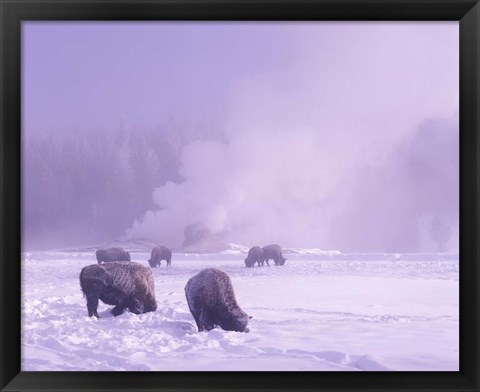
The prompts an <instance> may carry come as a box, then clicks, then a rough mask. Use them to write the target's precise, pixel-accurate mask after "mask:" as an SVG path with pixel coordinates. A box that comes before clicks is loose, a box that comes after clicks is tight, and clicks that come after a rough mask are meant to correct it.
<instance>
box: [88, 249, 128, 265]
mask: <svg viewBox="0 0 480 392" xmlns="http://www.w3.org/2000/svg"><path fill="white" fill-rule="evenodd" d="M95 256H96V257H97V262H98V264H101V263H102V262H103V263H111V262H112V261H130V253H128V252H125V251H124V250H123V249H122V248H110V249H98V250H97V251H96V252H95Z"/></svg>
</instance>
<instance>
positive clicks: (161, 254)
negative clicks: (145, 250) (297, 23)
mask: <svg viewBox="0 0 480 392" xmlns="http://www.w3.org/2000/svg"><path fill="white" fill-rule="evenodd" d="M161 260H166V261H167V266H170V265H171V264H172V251H171V250H170V249H169V248H167V247H166V246H163V245H160V246H156V247H155V248H153V249H152V254H151V256H150V260H148V264H150V267H152V268H155V267H158V266H159V265H160V264H161V263H160V261H161Z"/></svg>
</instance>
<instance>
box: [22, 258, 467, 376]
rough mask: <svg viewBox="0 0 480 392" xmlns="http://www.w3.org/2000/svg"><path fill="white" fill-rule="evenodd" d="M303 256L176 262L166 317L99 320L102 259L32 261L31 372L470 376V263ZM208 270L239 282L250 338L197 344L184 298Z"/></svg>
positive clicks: (25, 317)
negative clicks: (461, 276)
mask: <svg viewBox="0 0 480 392" xmlns="http://www.w3.org/2000/svg"><path fill="white" fill-rule="evenodd" d="M293 251H294V252H295V253H290V254H286V257H287V258H288V260H287V262H286V265H285V266H283V267H275V266H270V267H263V268H258V267H255V268H245V266H244V263H243V259H244V257H245V256H244V255H243V254H241V253H240V251H238V252H229V253H228V252H227V253H224V254H214V255H208V254H207V255H198V254H174V255H173V260H172V267H170V268H167V267H165V263H164V262H162V266H161V267H160V268H157V269H155V270H154V275H155V284H156V297H157V302H158V305H159V306H158V309H157V311H156V312H152V313H147V314H143V315H134V314H131V313H128V312H126V313H124V314H123V315H121V316H119V317H116V318H114V317H112V316H111V315H110V309H111V308H112V307H111V306H108V305H105V304H103V303H101V302H100V305H99V314H100V316H101V318H100V319H98V320H97V319H95V318H89V317H87V309H86V304H85V299H84V298H83V296H82V293H81V290H80V286H79V281H78V276H79V273H80V270H81V269H82V267H84V266H86V265H89V264H94V263H96V260H95V256H94V252H93V251H87V252H85V251H84V252H81V251H78V252H77V251H70V252H59V251H51V252H28V253H24V254H23V260H22V263H23V266H22V285H23V290H22V292H23V298H22V304H23V306H22V370H24V371H26V370H39V371H45V370H85V371H94V370H102V371H110V370H139V371H145V370H147V371H148V370H152V371H163V370H165V371H175V370H201V371H203V370H208V371H219V370H252V371H255V370H312V371H324V370H326V371H332V370H339V371H342V370H343V371H344V370H347V371H351V370H438V371H440V370H442V371H443V370H451V371H457V370H459V296H458V294H459V293H458V291H459V280H458V256H455V255H453V256H452V255H442V254H438V255H434V254H433V255H432V254H430V255H382V254H372V255H368V254H356V255H344V254H341V253H339V252H326V253H325V252H323V253H322V252H320V251H318V250H315V249H313V250H312V249H311V250H306V251H303V252H302V251H301V250H292V252H293ZM131 253H132V261H137V262H140V263H142V264H143V265H148V263H147V262H146V260H147V259H148V258H149V252H147V251H143V252H142V251H139V250H138V251H136V252H135V251H134V252H131ZM271 264H273V263H271ZM206 267H216V268H219V269H221V270H223V271H225V272H226V273H228V274H229V275H230V277H231V279H232V282H233V285H234V289H235V293H236V297H237V301H238V303H239V305H240V306H241V307H242V309H243V310H244V311H246V312H247V313H248V314H249V315H251V316H253V319H251V320H250V323H249V328H250V333H238V332H227V331H223V330H221V329H214V330H212V331H210V332H202V333H198V332H197V329H196V326H195V323H194V320H193V318H192V316H191V315H190V312H189V310H188V307H187V302H186V299H185V294H184V291H183V289H184V286H185V284H186V282H187V280H188V279H189V278H190V277H191V276H193V275H194V274H195V273H197V272H198V271H200V270H201V269H203V268H206Z"/></svg>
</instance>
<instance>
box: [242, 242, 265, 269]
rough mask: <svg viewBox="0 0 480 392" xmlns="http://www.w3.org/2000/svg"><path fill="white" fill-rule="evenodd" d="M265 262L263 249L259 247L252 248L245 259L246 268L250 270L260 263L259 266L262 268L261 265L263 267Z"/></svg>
mask: <svg viewBox="0 0 480 392" xmlns="http://www.w3.org/2000/svg"><path fill="white" fill-rule="evenodd" d="M264 262H265V258H264V257H263V249H262V248H260V247H259V246H254V247H252V248H250V250H249V251H248V256H247V258H246V259H245V266H246V267H248V268H250V267H253V266H254V265H255V263H258V266H259V267H260V266H261V265H262V266H263V263H264Z"/></svg>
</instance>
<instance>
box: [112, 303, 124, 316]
mask: <svg viewBox="0 0 480 392" xmlns="http://www.w3.org/2000/svg"><path fill="white" fill-rule="evenodd" d="M125 308H126V306H125V304H119V305H117V306H115V307H114V308H113V309H112V314H113V317H117V316H120V315H121V314H122V313H123V312H125Z"/></svg>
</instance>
